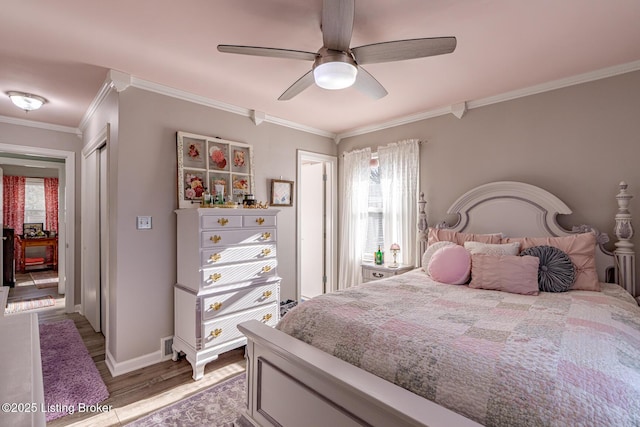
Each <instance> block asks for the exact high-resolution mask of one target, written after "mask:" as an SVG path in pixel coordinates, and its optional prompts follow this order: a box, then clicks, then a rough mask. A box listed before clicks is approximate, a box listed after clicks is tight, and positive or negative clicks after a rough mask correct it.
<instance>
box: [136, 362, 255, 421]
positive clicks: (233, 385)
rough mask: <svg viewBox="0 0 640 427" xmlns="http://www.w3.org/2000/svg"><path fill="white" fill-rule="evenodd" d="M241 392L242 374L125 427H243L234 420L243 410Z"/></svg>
mask: <svg viewBox="0 0 640 427" xmlns="http://www.w3.org/2000/svg"><path fill="white" fill-rule="evenodd" d="M244 389H245V374H244V373H242V374H238V375H236V376H235V377H232V378H230V379H228V380H226V381H224V382H221V383H219V384H216V385H214V386H212V387H209V388H208V389H206V390H203V391H200V392H198V393H196V394H194V395H192V396H189V397H187V398H186V399H182V400H180V401H178V402H176V403H174V404H172V405H169V406H165V407H164V408H162V409H159V410H158V411H156V412H152V413H151V414H149V415H147V416H145V417H142V418H140V419H138V420H136V421H134V422H132V423H131V424H127V427H157V426H173V427H177V426H180V427H188V426H207V427H232V426H236V425H240V426H244V425H247V424H246V423H242V422H241V421H240V420H238V418H239V417H240V415H241V412H242V410H243V409H244V408H245V402H246V395H245V391H244ZM238 422H239V423H238Z"/></svg>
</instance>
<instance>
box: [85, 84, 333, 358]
mask: <svg viewBox="0 0 640 427" xmlns="http://www.w3.org/2000/svg"><path fill="white" fill-rule="evenodd" d="M117 97H118V100H117V111H118V117H117V129H114V127H112V129H111V136H112V139H116V138H117V144H115V145H114V146H113V148H115V150H112V151H111V152H110V154H109V162H110V166H109V173H110V181H109V184H110V185H112V187H115V188H116V189H115V190H114V188H112V189H111V190H110V196H112V199H111V201H110V215H111V217H112V218H111V219H112V222H111V223H110V226H111V230H112V231H111V234H110V247H111V252H110V254H111V255H112V257H111V265H110V268H109V272H110V275H111V278H110V298H111V299H110V303H111V306H110V331H109V333H110V349H109V350H110V352H111V354H112V355H113V356H114V358H115V359H116V361H118V362H123V361H127V360H130V359H133V358H136V357H139V356H142V355H147V354H149V353H151V352H153V351H157V350H158V349H159V348H160V339H161V338H163V337H167V336H171V335H173V285H174V284H175V281H176V229H175V227H176V220H175V214H174V213H173V211H174V210H175V209H176V208H177V184H176V181H177V180H176V174H177V172H176V170H177V159H176V157H177V156H176V132H177V131H179V130H182V131H187V132H192V133H197V134H202V135H209V136H219V137H221V138H224V139H228V140H233V141H238V142H244V143H248V144H251V145H252V146H253V149H254V172H255V183H256V191H255V195H256V198H257V199H258V200H261V201H267V200H268V192H269V189H270V188H269V187H268V183H269V182H270V181H269V180H270V179H271V178H280V176H282V178H283V179H289V180H296V152H297V150H298V149H303V150H308V151H315V152H319V153H323V154H332V155H335V154H336V152H337V147H336V145H335V144H334V142H333V140H331V139H329V138H325V137H321V136H317V135H312V134H308V133H305V132H301V131H297V130H293V129H290V128H285V127H282V126H277V125H273V124H269V123H266V122H265V123H262V124H261V125H259V126H255V125H254V124H253V122H252V121H251V120H250V119H249V118H247V117H242V116H240V115H237V114H232V113H228V112H224V111H221V110H216V109H212V108H209V107H205V106H202V105H198V104H194V103H190V102H186V101H183V100H179V99H175V98H171V97H167V96H163V95H159V94H156V93H153V92H148V91H144V90H140V89H136V88H129V89H127V90H125V91H123V92H120V93H119V94H117ZM113 108H114V105H111V107H108V108H107V107H105V109H108V110H109V111H113ZM104 120H112V118H111V119H109V114H108V113H106V112H103V113H102V114H100V117H99V118H95V119H92V121H91V127H92V128H93V129H94V131H93V132H90V133H96V132H98V131H99V130H100V129H102V127H104V122H103V121H104ZM89 140H90V138H89V135H87V137H85V143H86V142H88V141H89ZM137 215H151V216H152V217H153V229H151V230H136V228H135V224H136V221H135V218H136V216H137ZM295 233H296V214H295V207H282V208H281V212H280V214H279V215H278V254H279V260H280V263H279V266H278V274H279V275H280V276H281V277H282V278H283V280H282V295H281V296H282V299H287V298H293V297H294V295H295V290H296V270H295V268H296V266H295V250H296V241H295Z"/></svg>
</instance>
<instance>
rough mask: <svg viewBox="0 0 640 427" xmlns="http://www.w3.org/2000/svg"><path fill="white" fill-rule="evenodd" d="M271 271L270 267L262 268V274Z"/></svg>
mask: <svg viewBox="0 0 640 427" xmlns="http://www.w3.org/2000/svg"><path fill="white" fill-rule="evenodd" d="M270 271H271V266H270V265H265V266H264V267H262V272H263V273H268V272H270Z"/></svg>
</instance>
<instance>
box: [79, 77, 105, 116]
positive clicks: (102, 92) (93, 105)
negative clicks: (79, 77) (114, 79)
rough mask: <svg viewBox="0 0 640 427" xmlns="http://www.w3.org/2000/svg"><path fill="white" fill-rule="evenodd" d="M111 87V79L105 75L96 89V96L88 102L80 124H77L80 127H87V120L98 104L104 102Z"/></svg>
mask: <svg viewBox="0 0 640 427" xmlns="http://www.w3.org/2000/svg"><path fill="white" fill-rule="evenodd" d="M111 88H112V86H111V79H110V78H109V77H107V79H106V80H105V81H104V83H102V86H100V89H99V90H98V93H96V96H95V97H94V98H93V101H91V104H89V108H87V111H85V113H84V116H83V117H82V120H80V125H79V126H78V127H79V128H80V129H85V128H86V127H87V125H88V124H89V121H90V120H91V117H93V115H94V114H95V112H96V111H97V110H98V107H100V104H102V102H104V100H105V99H106V98H107V95H109V92H110V91H111Z"/></svg>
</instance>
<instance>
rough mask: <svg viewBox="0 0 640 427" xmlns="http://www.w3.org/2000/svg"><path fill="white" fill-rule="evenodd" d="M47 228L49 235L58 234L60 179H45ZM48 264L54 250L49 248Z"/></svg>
mask: <svg viewBox="0 0 640 427" xmlns="http://www.w3.org/2000/svg"><path fill="white" fill-rule="evenodd" d="M44 209H45V211H46V216H45V227H44V229H45V230H47V231H48V232H49V233H51V232H52V231H55V232H56V236H57V234H58V178H44ZM46 256H47V263H49V262H51V260H52V258H53V248H52V247H51V246H47V255H46Z"/></svg>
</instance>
